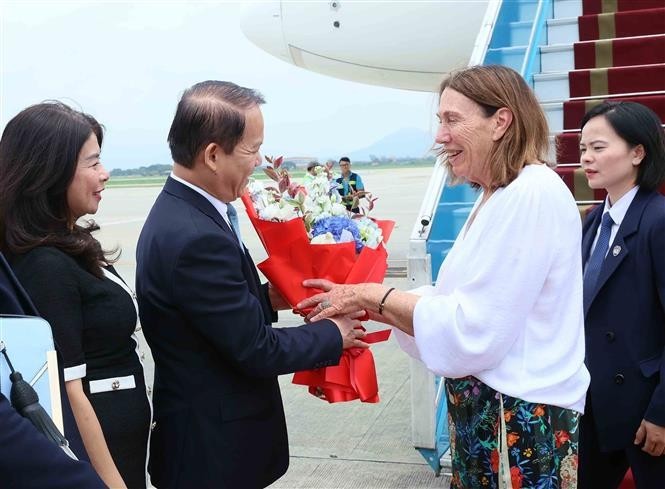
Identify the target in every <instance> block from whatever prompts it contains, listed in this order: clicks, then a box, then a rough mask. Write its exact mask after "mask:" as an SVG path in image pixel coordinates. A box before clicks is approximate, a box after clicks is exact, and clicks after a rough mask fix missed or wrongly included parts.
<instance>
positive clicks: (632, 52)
mask: <svg viewBox="0 0 665 489" xmlns="http://www.w3.org/2000/svg"><path fill="white" fill-rule="evenodd" d="M542 49H544V48H541V50H542ZM573 50H574V53H575V55H574V56H575V58H574V59H575V69H576V70H580V69H585V68H611V67H616V66H632V65H646V64H654V63H665V34H659V35H655V36H639V37H626V38H621V39H608V40H600V41H583V42H576V43H575V44H574V45H573Z"/></svg>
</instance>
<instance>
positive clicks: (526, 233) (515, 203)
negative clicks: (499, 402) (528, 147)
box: [395, 165, 589, 413]
mask: <svg viewBox="0 0 665 489" xmlns="http://www.w3.org/2000/svg"><path fill="white" fill-rule="evenodd" d="M481 199H482V196H481V197H479V198H478V200H477V201H476V204H475V206H474V210H475V209H476V208H478V205H479V203H480V201H481ZM472 214H473V213H472ZM581 239H582V226H581V222H580V215H579V212H578V210H577V207H576V205H575V202H574V200H573V197H572V196H571V194H570V191H569V190H568V189H567V188H566V186H565V185H564V183H563V181H562V180H561V178H560V177H559V176H558V175H557V174H556V173H555V172H554V171H552V170H551V169H549V168H548V167H547V166H545V165H528V166H526V167H525V168H524V169H523V170H522V171H521V172H520V174H519V176H518V177H517V178H516V179H515V180H514V181H513V182H512V183H510V185H508V186H507V187H505V188H500V189H498V190H496V191H495V192H494V193H493V195H492V196H490V198H489V199H488V200H487V202H485V204H484V205H483V206H482V208H480V209H479V211H478V213H477V215H476V217H475V219H474V222H473V224H472V225H471V226H470V225H469V221H468V220H467V222H466V224H465V225H464V228H463V229H462V231H461V232H460V235H459V236H458V238H457V240H456V241H455V244H454V245H453V247H452V249H451V250H450V252H449V253H448V255H447V257H446V259H445V261H444V262H443V264H442V265H441V268H440V270H439V274H438V278H437V280H436V285H434V286H424V287H420V288H418V289H415V290H413V291H412V292H413V293H416V294H418V295H421V296H422V297H421V298H420V299H419V300H418V302H417V304H416V308H415V311H414V317H413V326H414V334H415V337H411V336H408V335H406V334H404V333H402V332H401V331H399V330H396V331H395V332H396V338H397V340H398V342H399V343H400V346H401V347H402V348H403V349H404V350H405V351H407V353H409V354H411V355H412V356H414V357H416V358H419V359H421V360H422V361H423V362H424V363H425V364H426V365H427V367H428V368H429V369H430V370H432V371H433V372H435V373H437V374H439V375H442V376H445V377H449V378H459V377H465V376H467V375H473V376H474V377H476V378H478V379H479V380H481V381H482V382H484V383H485V384H487V385H489V386H490V387H492V388H493V389H495V390H497V391H499V392H501V393H503V394H506V395H509V396H512V397H517V398H520V399H523V400H525V401H528V402H537V403H543V404H550V405H554V406H559V407H563V408H568V409H573V410H575V411H578V412H580V413H582V412H584V401H585V394H586V390H587V388H588V386H589V372H588V371H587V369H586V367H585V365H584V315H583V309H582V263H581V261H582V260H581V248H580V247H581Z"/></svg>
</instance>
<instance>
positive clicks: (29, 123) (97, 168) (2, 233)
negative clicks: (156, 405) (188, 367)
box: [0, 102, 151, 487]
mask: <svg viewBox="0 0 665 489" xmlns="http://www.w3.org/2000/svg"><path fill="white" fill-rule="evenodd" d="M102 139H103V132H102V127H101V126H100V124H99V123H98V122H97V121H96V120H95V119H94V118H93V117H92V116H90V115H87V114H84V113H82V112H79V111H76V110H73V109H71V108H70V107H68V106H67V105H65V104H62V103H60V102H45V103H41V104H37V105H33V106H31V107H28V108H27V109H25V110H23V111H21V112H20V113H19V114H18V115H16V116H15V117H14V118H13V119H12V120H11V121H9V123H8V124H7V126H6V127H5V130H4V132H3V134H2V139H1V140H0V248H1V250H2V251H3V252H4V253H5V254H6V255H7V257H8V259H9V260H10V263H11V264H12V267H13V268H14V271H15V272H16V274H17V276H18V277H19V279H20V281H21V282H22V284H23V285H24V286H25V288H26V290H27V291H28V293H29V294H30V296H31V298H32V299H33V301H34V303H35V305H36V307H37V309H38V311H39V313H40V314H41V315H42V317H44V318H45V319H46V320H47V321H49V323H50V324H51V327H52V329H53V337H54V341H55V343H56V349H57V350H58V352H59V354H60V356H61V358H62V361H63V363H64V377H65V390H66V392H67V396H68V398H69V401H70V403H71V406H72V410H73V413H74V418H75V420H76V424H77V426H78V430H79V431H80V433H81V437H82V439H83V443H84V446H85V449H86V451H87V453H88V456H89V457H90V461H91V462H92V465H93V466H94V468H95V469H96V470H97V472H98V473H99V475H100V476H101V478H102V479H103V481H104V482H105V483H106V484H107V485H109V486H111V487H123V486H128V487H145V486H146V470H145V465H146V464H145V461H146V453H147V444H148V434H149V427H150V418H151V409H150V402H149V399H148V396H147V392H146V384H145V379H144V375H143V367H142V365H141V362H140V358H139V356H138V354H137V351H136V347H137V342H136V340H135V337H134V336H133V333H134V330H135V327H136V322H137V313H136V307H135V301H134V299H133V295H132V294H131V291H130V290H129V289H128V287H127V285H126V284H125V283H124V282H123V281H122V279H121V278H120V277H119V276H118V275H117V272H116V271H115V270H114V268H113V266H112V263H113V261H114V260H113V258H112V256H111V255H112V253H109V252H105V251H104V250H103V249H102V247H101V244H100V243H99V242H98V241H97V240H96V239H95V238H94V237H93V236H92V234H91V233H92V231H94V230H96V229H98V228H97V226H96V225H95V224H94V222H92V221H89V222H87V223H81V222H79V219H80V218H81V217H83V216H84V215H86V214H94V213H95V212H97V208H98V206H99V202H100V200H101V198H102V197H101V194H102V191H103V190H104V186H105V184H106V182H107V180H108V179H109V174H108V172H107V171H106V170H105V169H104V167H103V166H102V163H101V161H100V146H101V144H102Z"/></svg>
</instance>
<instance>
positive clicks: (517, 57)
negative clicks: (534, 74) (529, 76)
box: [485, 46, 526, 72]
mask: <svg viewBox="0 0 665 489" xmlns="http://www.w3.org/2000/svg"><path fill="white" fill-rule="evenodd" d="M525 53H526V46H510V47H504V48H490V49H488V50H487V54H486V55H485V63H486V64H500V65H505V66H509V67H510V68H512V69H514V70H515V71H518V72H519V71H520V70H521V69H522V62H523V61H524V54H525Z"/></svg>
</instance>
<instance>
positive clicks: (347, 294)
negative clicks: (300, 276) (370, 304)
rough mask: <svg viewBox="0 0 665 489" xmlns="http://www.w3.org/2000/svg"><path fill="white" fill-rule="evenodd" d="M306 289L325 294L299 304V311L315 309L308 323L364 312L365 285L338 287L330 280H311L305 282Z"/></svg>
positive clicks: (308, 317)
mask: <svg viewBox="0 0 665 489" xmlns="http://www.w3.org/2000/svg"><path fill="white" fill-rule="evenodd" d="M302 284H303V286H304V287H309V288H314V289H319V290H322V291H323V293H321V294H316V295H314V296H312V297H308V298H307V299H305V300H303V301H301V302H299V303H298V304H297V306H296V307H297V308H298V309H309V308H313V309H312V312H310V313H309V314H308V315H307V318H306V319H307V320H308V321H318V320H319V319H327V318H331V317H333V316H340V315H342V316H348V315H350V314H354V313H357V312H358V311H361V310H364V309H365V306H364V305H363V293H362V292H363V290H364V287H365V285H369V284H358V285H338V284H335V283H333V282H331V281H330V280H324V279H309V280H305V281H303V283H302Z"/></svg>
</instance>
